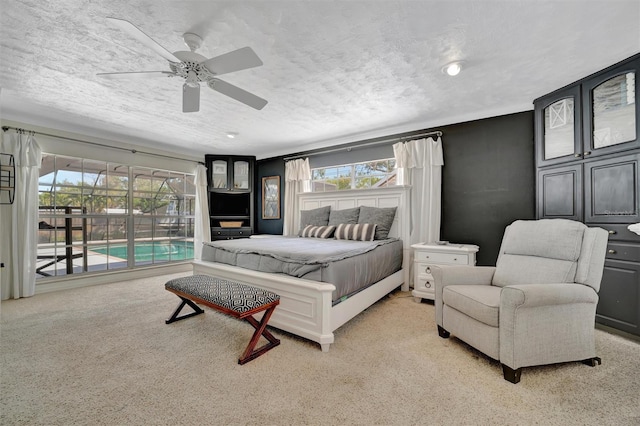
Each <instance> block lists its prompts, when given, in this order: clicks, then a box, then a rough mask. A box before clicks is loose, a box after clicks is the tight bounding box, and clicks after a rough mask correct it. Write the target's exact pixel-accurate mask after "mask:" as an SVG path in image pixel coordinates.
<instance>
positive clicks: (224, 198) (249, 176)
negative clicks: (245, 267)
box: [205, 155, 256, 240]
mask: <svg viewBox="0 0 640 426" xmlns="http://www.w3.org/2000/svg"><path fill="white" fill-rule="evenodd" d="M255 163H256V158H255V157H254V156H237V155H235V156H229V155H227V156H223V155H205V164H206V167H207V182H208V192H209V217H210V224H211V239H212V240H228V239H234V238H248V237H250V236H251V234H252V233H253V229H254V194H253V191H254V186H255V184H254V179H255V178H254V173H255Z"/></svg>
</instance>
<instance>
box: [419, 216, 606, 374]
mask: <svg viewBox="0 0 640 426" xmlns="http://www.w3.org/2000/svg"><path fill="white" fill-rule="evenodd" d="M607 238H608V234H607V232H606V231H605V230H603V229H600V228H589V227H587V226H585V225H584V224H582V223H580V222H575V221H570V220H565V219H543V220H537V221H516V222H514V223H512V224H511V225H509V226H507V228H506V230H505V233H504V237H503V240H502V245H501V247H500V252H499V254H498V260H497V262H496V266H495V267H484V266H483V267H473V266H453V265H452V266H433V267H432V268H431V270H432V273H433V277H434V281H435V302H434V303H435V307H436V322H437V324H438V326H440V327H441V328H442V329H444V330H446V332H449V333H451V334H453V335H454V336H456V337H458V338H459V339H461V340H463V341H465V342H467V343H468V344H470V345H472V346H474V347H475V348H477V349H478V350H480V351H482V352H484V353H485V354H487V355H488V356H490V357H492V358H495V359H497V360H499V361H500V362H501V363H502V364H503V365H504V366H507V367H509V368H511V369H513V370H518V369H520V368H521V367H528V366H534V365H544V364H551V363H558V362H566V361H580V360H586V359H590V358H595V344H594V322H595V312H596V305H597V303H598V294H597V292H598V290H599V288H600V281H601V279H602V273H603V269H604V258H605V252H606V248H607ZM505 378H506V374H505Z"/></svg>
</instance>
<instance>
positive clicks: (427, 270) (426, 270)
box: [424, 266, 431, 274]
mask: <svg viewBox="0 0 640 426" xmlns="http://www.w3.org/2000/svg"><path fill="white" fill-rule="evenodd" d="M424 272H426V273H427V274H430V273H431V266H427V269H425V270H424Z"/></svg>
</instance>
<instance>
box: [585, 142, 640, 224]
mask: <svg viewBox="0 0 640 426" xmlns="http://www.w3.org/2000/svg"><path fill="white" fill-rule="evenodd" d="M639 165H640V154H631V155H622V156H619V157H614V158H608V159H606V160H605V159H603V160H594V161H588V162H585V163H584V173H585V193H584V195H585V203H584V204H585V218H584V220H585V222H599V223H632V222H639V221H640V200H639V199H638V198H639V197H640V177H639V176H638V171H639V170H638V169H639V168H638V166H639Z"/></svg>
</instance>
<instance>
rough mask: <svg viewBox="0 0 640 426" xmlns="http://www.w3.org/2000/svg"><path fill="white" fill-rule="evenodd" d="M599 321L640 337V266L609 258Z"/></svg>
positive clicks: (601, 297) (597, 319)
mask: <svg viewBox="0 0 640 426" xmlns="http://www.w3.org/2000/svg"><path fill="white" fill-rule="evenodd" d="M598 296H599V301H598V307H597V309H596V321H597V322H598V323H600V324H603V325H606V326H609V327H613V328H616V329H618V330H622V331H626V332H627V333H632V334H635V335H640V263H638V262H628V261H627V262H625V261H619V260H613V259H607V260H606V261H605V264H604V273H603V275H602V284H601V285H600V292H599V293H598Z"/></svg>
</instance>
